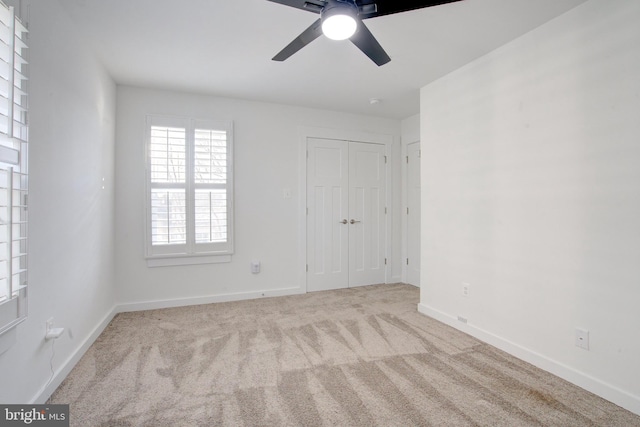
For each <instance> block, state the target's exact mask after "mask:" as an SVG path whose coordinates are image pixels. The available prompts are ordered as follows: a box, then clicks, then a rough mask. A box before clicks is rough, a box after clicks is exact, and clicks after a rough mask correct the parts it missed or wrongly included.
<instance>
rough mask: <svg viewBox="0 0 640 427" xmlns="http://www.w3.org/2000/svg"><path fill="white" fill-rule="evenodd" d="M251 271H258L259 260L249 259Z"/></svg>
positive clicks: (254, 272) (255, 272)
mask: <svg viewBox="0 0 640 427" xmlns="http://www.w3.org/2000/svg"><path fill="white" fill-rule="evenodd" d="M251 273H253V274H258V273H260V261H251Z"/></svg>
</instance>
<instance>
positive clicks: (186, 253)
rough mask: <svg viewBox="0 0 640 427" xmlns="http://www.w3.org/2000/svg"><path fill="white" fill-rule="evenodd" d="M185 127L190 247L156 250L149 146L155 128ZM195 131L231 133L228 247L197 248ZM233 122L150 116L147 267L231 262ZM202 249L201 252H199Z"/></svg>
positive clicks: (168, 247)
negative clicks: (195, 230)
mask: <svg viewBox="0 0 640 427" xmlns="http://www.w3.org/2000/svg"><path fill="white" fill-rule="evenodd" d="M155 125H157V126H175V127H184V128H185V129H186V130H187V137H186V139H187V157H188V162H187V165H188V166H187V177H188V181H189V182H188V183H187V184H186V188H187V195H186V198H187V205H188V206H189V207H188V208H187V218H188V225H187V243H185V244H177V245H162V246H158V245H156V246H154V245H152V240H151V189H152V187H153V185H152V183H151V176H150V164H149V162H150V160H149V159H150V156H149V146H150V142H151V127H152V126H155ZM195 129H216V130H225V131H226V132H227V183H226V189H227V241H226V242H225V243H211V244H196V243H195V239H194V230H193V221H194V218H195V217H194V215H193V210H192V209H193V206H194V203H195V202H194V197H195V189H196V188H197V187H198V185H197V184H195V183H194V182H193V174H192V173H191V172H192V168H193V162H194V149H193V146H194V142H193V133H192V132H193V131H194V130H195ZM233 148H234V138H233V122H232V121H220V120H204V119H193V118H188V117H178V116H162V115H147V117H146V122H145V187H146V191H145V246H146V249H145V258H146V262H147V267H166V266H179V265H196V264H217V263H226V262H231V256H232V255H233V252H234V232H233V231H234V187H233V175H234V174H233V160H234V156H233ZM198 247H199V248H198Z"/></svg>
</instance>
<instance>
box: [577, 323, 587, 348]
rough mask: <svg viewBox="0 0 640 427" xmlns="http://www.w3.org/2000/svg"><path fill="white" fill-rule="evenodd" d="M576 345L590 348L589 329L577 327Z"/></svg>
mask: <svg viewBox="0 0 640 427" xmlns="http://www.w3.org/2000/svg"><path fill="white" fill-rule="evenodd" d="M576 347H580V348H583V349H585V350H589V331H587V330H586V329H580V328H576Z"/></svg>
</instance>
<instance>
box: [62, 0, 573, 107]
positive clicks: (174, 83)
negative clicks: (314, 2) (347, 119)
mask: <svg viewBox="0 0 640 427" xmlns="http://www.w3.org/2000/svg"><path fill="white" fill-rule="evenodd" d="M58 1H59V2H60V3H61V4H62V5H63V6H64V8H65V9H66V10H67V11H68V13H69V15H70V16H71V18H72V20H73V21H74V22H75V23H76V24H77V26H78V28H79V30H80V32H81V34H82V35H83V36H84V37H86V40H87V41H88V43H89V44H90V46H91V47H92V48H93V49H94V50H95V51H96V52H97V55H98V57H99V59H100V60H101V61H102V62H103V63H104V65H105V66H106V67H107V69H108V70H109V72H110V73H111V75H112V76H113V78H114V79H115V81H116V82H117V83H119V84H126V85H136V86H144V87H153V88H165V89H175V90H181V91H187V92H197V93H205V94H211V95H216V96H225V97H232V98H241V99H251V100H257V101H267V102H275V103H283V104H292V105H299V106H306V107H314V108H323V109H331V110H337V111H345V112H352V113H360V114H367V115H374V116H381V117H389V118H396V119H402V118H406V117H409V116H411V115H414V114H417V113H418V112H419V89H420V88H421V87H422V86H425V85H426V84H428V83H430V82H432V81H434V80H436V79H438V78H439V77H441V76H443V75H446V74H447V73H449V72H451V71H453V70H455V69H457V68H459V67H461V66H462V65H464V64H466V63H468V62H470V61H472V60H473V59H475V58H478V57H480V56H482V55H484V54H486V53H488V52H490V51H492V50H494V49H496V48H497V47H499V46H501V45H503V44H505V43H507V42H508V41H510V40H513V39H514V38H517V37H518V36H520V35H522V34H524V33H526V32H528V31H530V30H532V29H534V28H536V27H538V26H540V25H541V24H543V23H545V22H547V21H549V20H550V19H553V18H554V17H556V16H558V15H560V14H562V13H564V12H566V11H567V10H569V9H571V8H573V7H575V6H577V5H579V4H581V3H584V1H586V0H464V1H461V2H458V3H452V4H448V5H442V6H436V7H432V8H426V9H420V10H416V11H411V12H405V13H400V14H395V15H389V16H383V17H379V18H373V19H369V20H366V21H365V23H366V25H367V26H368V27H369V29H370V30H371V32H372V33H373V34H374V35H375V36H376V38H377V39H378V41H379V42H380V44H381V45H382V46H383V48H384V49H385V50H386V51H387V53H388V54H389V56H390V57H391V62H390V63H388V64H386V65H383V66H382V67H377V66H376V65H375V64H374V63H373V62H371V61H370V60H369V59H368V58H367V57H366V56H365V55H364V54H362V53H361V52H360V51H359V50H358V49H357V48H356V47H355V46H354V45H352V44H351V43H350V42H348V41H343V42H335V41H330V40H328V39H326V38H324V37H320V38H318V39H317V40H315V41H314V42H312V43H311V44H310V45H308V46H306V47H305V48H304V49H302V50H301V51H300V52H298V53H296V54H295V55H293V56H292V57H291V58H289V59H288V60H287V61H285V62H275V61H272V60H271V58H272V57H273V56H274V55H275V54H276V53H278V52H279V51H280V50H281V49H282V48H283V47H284V46H286V45H287V44H288V43H289V42H290V41H291V40H292V39H293V38H295V37H297V36H298V35H299V34H300V33H301V32H302V31H303V30H305V29H306V28H307V27H308V26H309V25H311V23H312V22H313V21H314V20H315V19H317V17H318V16H317V15H315V14H313V13H309V12H307V11H302V10H298V9H294V8H291V7H287V6H283V5H280V4H276V3H272V2H270V1H267V0H180V1H168V0H108V1H106V0H58ZM371 98H378V99H380V100H381V102H380V103H378V104H375V105H372V104H370V102H369V100H370V99H371Z"/></svg>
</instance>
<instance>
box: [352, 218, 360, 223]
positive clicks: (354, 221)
mask: <svg viewBox="0 0 640 427" xmlns="http://www.w3.org/2000/svg"><path fill="white" fill-rule="evenodd" d="M356 222H360V221H356V220H355V219H352V220H351V221H349V223H350V224H355V223H356Z"/></svg>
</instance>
